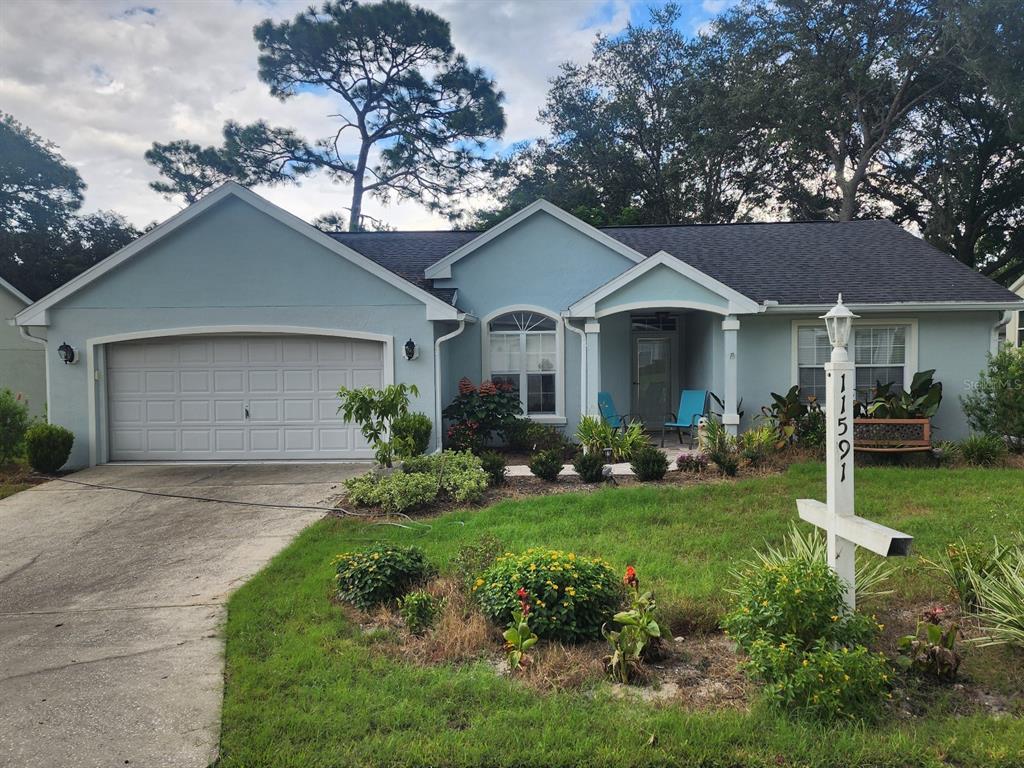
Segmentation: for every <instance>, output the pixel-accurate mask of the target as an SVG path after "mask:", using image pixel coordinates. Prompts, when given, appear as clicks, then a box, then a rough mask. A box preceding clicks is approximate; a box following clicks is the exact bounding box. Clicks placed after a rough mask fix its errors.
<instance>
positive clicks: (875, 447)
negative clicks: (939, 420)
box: [853, 419, 932, 453]
mask: <svg viewBox="0 0 1024 768" xmlns="http://www.w3.org/2000/svg"><path fill="white" fill-rule="evenodd" d="M853 449H854V450H855V451H864V452H866V453H910V452H913V451H930V450H931V449H932V422H931V419H854V420H853Z"/></svg>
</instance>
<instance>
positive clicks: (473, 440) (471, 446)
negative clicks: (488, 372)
mask: <svg viewBox="0 0 1024 768" xmlns="http://www.w3.org/2000/svg"><path fill="white" fill-rule="evenodd" d="M522 412H523V409H522V406H521V405H520V403H519V395H517V394H516V393H515V392H513V391H512V389H511V388H510V387H506V386H501V387H499V386H498V385H496V384H495V383H494V382H493V381H484V382H481V384H480V386H479V387H476V386H474V385H473V382H472V381H470V380H469V379H467V378H465V377H464V378H462V379H460V380H459V394H458V396H456V398H455V399H454V400H452V402H451V404H449V405H448V407H447V408H445V409H444V416H445V418H446V419H448V421H449V424H450V426H449V428H448V431H447V434H448V441H449V445H450V446H451V447H452V448H454V449H456V450H471V451H474V452H476V451H479V450H480V449H481V448H482V447H483V446H484V445H485V444H486V443H487V442H488V441H489V440H490V439H491V438H492V437H493V435H494V434H495V433H496V432H500V431H501V429H502V426H503V425H504V424H505V423H506V422H508V421H511V420H513V419H515V417H516V416H518V415H520V414H521V413H522Z"/></svg>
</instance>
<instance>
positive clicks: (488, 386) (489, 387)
mask: <svg viewBox="0 0 1024 768" xmlns="http://www.w3.org/2000/svg"><path fill="white" fill-rule="evenodd" d="M480 394H481V395H484V396H487V395H496V394H498V388H497V387H496V386H494V382H493V381H491V380H489V379H488V380H487V381H482V382H480Z"/></svg>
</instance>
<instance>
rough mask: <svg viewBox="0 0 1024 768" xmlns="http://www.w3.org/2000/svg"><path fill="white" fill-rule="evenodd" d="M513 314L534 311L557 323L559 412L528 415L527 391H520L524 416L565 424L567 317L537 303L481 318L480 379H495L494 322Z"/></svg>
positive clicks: (556, 377)
mask: <svg viewBox="0 0 1024 768" xmlns="http://www.w3.org/2000/svg"><path fill="white" fill-rule="evenodd" d="M509 312H533V313H534V314H538V315H543V316H544V317H547V318H550V319H551V320H554V321H555V359H556V360H557V361H558V370H557V371H555V412H554V413H535V414H532V415H531V414H529V413H527V412H526V402H525V397H526V393H525V392H520V397H521V399H522V401H523V416H524V417H525V418H528V419H531V420H533V421H539V422H541V423H545V424H564V423H565V318H563V317H562V316H561V315H560V314H559V313H558V312H553V311H552V310H550V309H546V308H544V307H539V306H537V305H536V304H509V305H508V306H507V307H500V308H498V309H496V310H494V311H493V312H488V313H487V315H485V316H484V317H482V318H480V378H481V380H483V379H489V378H491V330H490V327H489V325H490V322H491V320H493V319H494V318H496V317H499V316H500V315H506V314H508V313H509Z"/></svg>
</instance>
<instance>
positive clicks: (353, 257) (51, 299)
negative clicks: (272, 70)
mask: <svg viewBox="0 0 1024 768" xmlns="http://www.w3.org/2000/svg"><path fill="white" fill-rule="evenodd" d="M228 196H233V197H237V198H238V199H239V200H242V201H244V202H246V203H248V204H249V205H251V206H252V207H253V208H256V209H257V210H258V211H261V212H262V213H265V214H267V215H268V216H270V217H271V218H273V219H274V220H276V221H278V222H280V223H281V224H284V225H285V226H286V227H289V228H290V229H293V230H294V231H296V232H298V233H299V234H301V235H304V236H306V237H308V238H309V239H310V240H312V241H313V242H315V243H317V244H318V245H321V246H323V247H324V248H326V249H327V250H329V251H332V252H333V253H335V254H337V255H338V256H341V257H342V258H344V259H347V260H348V261H350V262H352V263H353V264H355V265H356V266H358V267H361V268H362V269H364V270H366V271H367V272H369V273H370V274H372V275H374V276H375V277H379V278H380V279H381V280H383V281H384V282H386V283H388V284H390V285H392V286H394V287H395V288H397V289H399V290H400V291H402V292H404V293H406V294H408V295H409V296H412V297H413V298H415V299H418V300H419V301H422V302H423V303H424V304H425V305H426V308H427V319H428V320H456V319H458V310H457V309H456V308H455V307H453V306H451V305H450V304H445V303H444V302H443V301H441V300H440V299H439V298H437V297H436V296H434V295H432V294H430V293H428V292H427V291H425V290H423V289H422V288H419V287H417V286H415V285H413V284H412V283H410V282H409V281H408V280H404V279H403V278H401V277H399V276H398V275H396V274H395V273H394V272H391V271H389V270H387V269H384V267H382V266H380V265H379V264H377V263H376V262H375V261H372V260H371V259H368V258H366V257H365V256H363V255H362V254H361V253H358V252H356V251H354V250H352V249H351V248H349V247H348V246H346V245H343V244H342V243H339V242H338V241H337V240H335V239H334V238H332V237H329V236H328V235H325V234H324V233H323V232H321V231H320V230H319V229H317V228H316V227H314V226H313V225H312V224H309V223H307V222H305V221H303V220H302V219H300V218H299V217H298V216H293V215H292V214H290V213H288V211H286V210H284V209H283V208H280V207H279V206H276V205H274V204H273V203H271V202H270V201H269V200H264V199H263V198H262V197H260V196H259V195H257V194H256V193H255V192H253V191H252V190H251V189H246V188H245V187H243V186H242V185H240V184H237V183H235V182H233V181H229V182H226V183H224V184H222V185H221V186H219V187H218V188H217V189H215V190H214V191H213V192H210V193H209V194H208V195H206V196H205V197H203V199H202V200H200V201H199V202H197V203H193V204H192V205H190V206H189V207H188V208H185V209H184V210H182V211H179V212H178V213H176V214H174V215H173V216H171V218H169V219H167V221H165V222H163V223H162V224H160V225H159V226H157V227H154V228H153V229H151V230H150V231H149V232H147V233H146V234H144V235H142V236H141V237H139V238H138V239H137V240H135V241H134V242H132V243H130V244H129V245H126V246H125V247H124V248H122V249H121V250H119V251H117V252H116V253H114V254H111V255H110V256H108V257H107V258H105V259H104V260H103V261H101V262H99V263H98V264H96V265H94V266H92V267H90V268H89V269H87V270H85V272H83V273H82V274H80V275H78V276H77V277H75V278H74V279H72V280H69V281H68V282H66V283H65V284H64V285H62V286H60V287H59V288H57V289H56V290H54V291H52V292H51V293H49V294H47V295H46V296H44V297H43V298H41V299H40V300H39V301H37V302H36V303H35V304H32V305H31V306H30V307H27V308H26V309H24V310H22V311H21V312H20V313H18V315H17V316H16V317H15V321H16V322H17V324H18V325H46V324H47V318H46V315H45V312H46V310H47V309H49V308H50V307H52V306H53V305H54V304H56V303H57V302H59V301H61V300H63V299H66V298H67V297H68V296H70V295H71V294H73V293H75V292H76V291H78V290H80V289H81V288H84V287H85V286H86V285H88V284H89V283H91V282H92V281H93V280H96V279H97V278H99V277H102V276H103V275H105V274H106V273H107V272H109V271H110V270H112V269H115V268H116V267H118V266H120V265H121V264H122V263H124V262H125V261H127V260H128V259H130V258H131V257H132V256H134V255H135V254H137V253H139V252H140V251H142V250H143V249H145V248H148V247H149V246H151V245H153V244H154V243H156V242H157V241H158V240H161V239H162V238H164V237H166V236H167V235H169V234H170V233H171V232H174V231H175V230H177V229H179V228H180V227H181V226H182V225H184V224H187V223H188V222H190V221H191V220H192V219H194V218H196V217H197V216H199V215H201V214H202V213H203V212H205V211H206V210H208V209H209V208H211V207H213V206H214V205H216V204H217V203H219V202H220V201H221V200H223V199H224V198H226V197H228Z"/></svg>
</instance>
